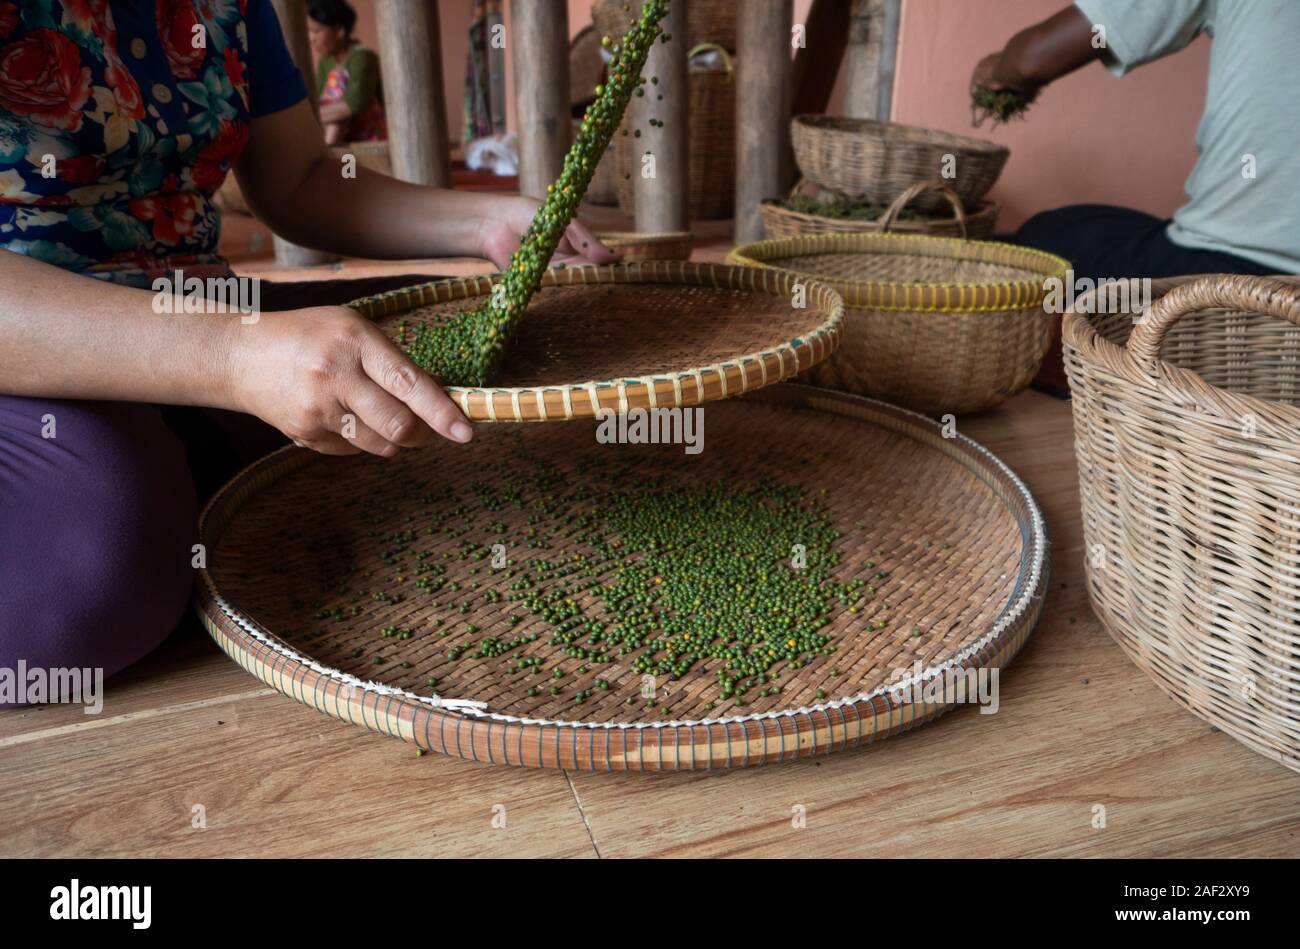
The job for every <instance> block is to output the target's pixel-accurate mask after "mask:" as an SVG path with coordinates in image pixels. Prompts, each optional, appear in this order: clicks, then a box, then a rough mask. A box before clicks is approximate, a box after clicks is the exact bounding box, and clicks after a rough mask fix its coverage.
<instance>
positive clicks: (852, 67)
mask: <svg viewBox="0 0 1300 949" xmlns="http://www.w3.org/2000/svg"><path fill="white" fill-rule="evenodd" d="M900 6H901V0H853V6H852V9H851V11H850V13H849V17H850V20H849V48H848V54H847V58H846V59H845V63H844V88H845V95H844V112H845V114H846V115H851V116H853V117H854V118H859V119H880V120H882V121H885V120H888V119H889V113H890V103H891V102H892V100H893V96H894V63H895V60H896V58H897V55H898V21H899V16H900Z"/></svg>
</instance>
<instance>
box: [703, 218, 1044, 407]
mask: <svg viewBox="0 0 1300 949" xmlns="http://www.w3.org/2000/svg"><path fill="white" fill-rule="evenodd" d="M727 261H728V263H734V264H744V265H747V266H753V267H765V268H776V269H778V270H780V271H781V272H783V273H787V274H792V275H795V276H798V277H800V278H802V279H805V280H814V281H818V282H822V283H826V284H828V285H830V286H831V287H834V288H835V289H836V290H837V291H838V292H839V293H840V294H841V295H842V296H843V298H844V305H845V317H844V341H843V343H842V344H841V346H840V349H839V351H838V352H837V353H836V354H835V355H834V356H832V357H831V358H830V359H828V360H827V361H826V362H825V363H823V364H822V365H821V366H819V367H818V368H817V370H816V371H814V372H812V373H810V374H809V379H810V381H812V382H813V383H814V384H816V385H821V386H825V387H827V388H831V389H842V390H844V391H846V392H855V393H857V394H859V395H869V396H872V397H874V398H878V399H884V400H886V401H888V402H896V403H898V404H899V405H904V406H907V407H908V408H910V409H914V410H916V411H918V412H925V413H926V414H929V415H939V414H945V413H955V414H960V413H964V412H977V411H979V410H981V409H986V408H989V407H991V406H994V405H997V404H998V403H999V402H1002V401H1003V400H1005V399H1007V398H1008V397H1010V396H1012V395H1015V394H1016V393H1017V392H1019V391H1020V390H1021V389H1023V388H1024V387H1025V386H1027V385H1029V383H1030V381H1031V380H1032V379H1033V378H1034V376H1035V375H1036V374H1037V372H1038V369H1039V367H1040V366H1041V365H1042V362H1043V356H1044V354H1045V353H1046V352H1047V347H1048V346H1049V344H1050V343H1051V339H1052V335H1051V329H1052V317H1050V316H1049V315H1048V314H1047V313H1045V312H1044V310H1043V301H1044V300H1045V298H1046V296H1047V292H1048V289H1049V284H1048V283H1047V281H1048V280H1049V279H1057V280H1060V279H1063V278H1064V275H1065V271H1066V270H1067V268H1068V267H1069V264H1068V263H1067V262H1066V261H1064V260H1062V259H1061V258H1059V257H1054V256H1052V255H1051V254H1044V253H1042V252H1041V251H1036V250H1029V249H1027V248H1023V247H1013V246H1011V245H1008V244H998V243H993V242H990V241H963V240H958V239H956V238H949V237H924V236H918V235H907V234H821V235H814V236H807V237H790V238H777V239H775V240H765V241H758V242H756V243H753V244H745V245H742V246H740V247H737V248H736V249H735V250H733V251H732V252H731V255H730V256H729V257H728V258H727Z"/></svg>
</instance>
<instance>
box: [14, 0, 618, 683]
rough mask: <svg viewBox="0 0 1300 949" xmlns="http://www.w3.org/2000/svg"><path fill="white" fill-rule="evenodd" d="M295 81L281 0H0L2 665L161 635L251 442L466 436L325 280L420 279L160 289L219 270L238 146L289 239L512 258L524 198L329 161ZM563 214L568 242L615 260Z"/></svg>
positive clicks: (69, 662)
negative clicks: (253, 301) (237, 295)
mask: <svg viewBox="0 0 1300 949" xmlns="http://www.w3.org/2000/svg"><path fill="white" fill-rule="evenodd" d="M199 31H202V33H203V35H204V36H205V37H206V43H205V44H203V45H202V46H196V45H195V44H194V43H193V39H192V38H193V37H194V36H195V35H198V33H199ZM306 97H307V90H306V88H305V87H304V84H303V79H302V73H301V72H300V70H299V69H298V67H297V66H296V65H295V64H294V62H293V60H292V59H291V58H290V57H289V54H288V51H287V50H286V49H285V43H284V38H283V36H282V34H281V32H280V25H279V21H278V20H277V19H276V15H275V10H274V9H273V7H272V6H271V0H240V2H239V3H237V4H236V3H233V2H231V3H225V4H215V3H209V2H206V0H156V2H151V3H128V2H116V0H115V2H112V3H108V2H97V3H86V2H80V0H75V2H74V0H25V2H23V3H22V4H21V5H18V4H15V3H14V2H12V0H0V668H7V669H14V668H17V664H18V662H19V661H20V660H21V661H24V662H26V664H27V666H28V668H38V667H39V668H43V669H60V668H85V667H91V668H96V667H97V668H101V669H103V671H104V674H105V675H111V674H112V673H114V672H116V671H117V670H118V669H121V668H123V667H124V666H126V665H128V664H129V663H132V662H134V661H135V660H137V659H139V658H140V657H141V656H143V655H144V654H145V653H147V652H149V651H150V650H152V649H153V648H154V647H155V646H157V645H158V644H159V643H160V642H162V640H163V639H164V638H165V637H166V636H167V634H168V633H169V632H170V631H171V630H172V628H173V627H174V626H175V625H176V623H177V621H178V620H179V619H180V617H181V615H182V613H183V612H184V610H185V605H186V602H187V601H188V599H189V595H190V589H191V586H192V583H193V566H192V564H193V557H194V552H193V549H192V545H193V544H194V543H195V540H196V537H195V534H196V528H197V518H198V504H199V499H200V497H201V496H202V495H203V494H204V493H206V491H208V490H210V489H211V488H212V486H213V482H214V481H219V480H220V475H221V474H224V473H229V470H230V469H231V468H234V467H238V466H239V465H240V464H244V463H247V462H249V461H251V460H253V458H254V457H255V456H256V454H257V453H258V452H259V451H265V450H267V449H268V448H272V447H274V446H275V445H276V444H287V443H288V442H289V441H290V440H292V441H294V442H296V443H298V444H299V445H304V446H306V447H309V448H312V449H315V450H316V451H320V452H323V453H327V454H355V453H357V452H361V451H365V452H370V453H373V454H376V455H380V456H384V457H391V456H392V455H395V454H396V453H397V451H398V450H399V448H400V447H406V446H416V445H423V444H427V443H429V442H431V441H433V440H434V439H435V437H437V436H442V437H444V438H447V439H450V440H451V441H454V442H462V443H463V442H467V441H469V440H470V439H471V438H472V437H473V431H472V429H471V428H470V425H469V423H468V422H467V421H466V419H465V418H464V416H463V415H462V414H461V412H460V410H459V409H458V408H457V407H456V406H455V404H454V403H453V402H452V401H451V400H450V399H449V398H448V397H447V394H446V393H445V392H443V390H442V389H441V387H439V385H438V384H437V382H436V380H434V379H433V378H431V377H430V376H429V375H427V374H425V373H424V372H422V371H420V369H419V368H418V367H416V365H415V364H414V363H413V362H411V360H410V359H409V358H408V357H407V356H406V354H405V353H404V352H402V350H401V349H400V348H398V347H397V346H396V345H395V344H394V343H393V342H392V341H390V340H389V339H388V337H386V336H385V335H384V333H383V332H382V331H381V330H380V329H379V328H378V327H376V326H375V325H374V324H372V323H371V322H370V321H368V320H366V319H364V318H362V316H361V315H360V314H359V313H357V312H356V311H355V310H352V309H349V308H348V307H346V306H344V305H342V304H344V303H345V302H346V301H348V300H353V299H356V298H358V297H361V296H365V295H367V294H370V293H375V292H379V291H381V290H385V289H393V288H394V286H395V285H401V284H407V285H409V284H412V283H418V282H422V280H424V279H427V278H420V277H396V278H384V279H382V280H380V279H375V280H370V281H346V280H323V281H316V282H303V283H296V284H294V283H290V284H272V283H261V284H259V285H258V286H259V287H260V297H261V307H260V309H261V313H260V316H258V318H256V319H251V320H246V319H245V317H244V315H243V314H241V313H239V312H212V311H210V312H201V313H191V312H189V310H188V309H186V310H185V311H180V310H176V311H174V312H173V309H172V307H171V306H169V305H167V303H166V302H165V301H160V300H159V297H160V296H164V294H162V293H158V292H155V290H154V289H151V286H152V285H153V282H154V280H155V278H159V277H165V278H167V281H166V282H167V283H171V284H172V293H178V292H180V287H179V286H178V284H177V282H176V281H175V280H174V275H175V274H176V272H177V271H178V270H179V271H183V276H184V280H185V282H187V283H188V282H189V281H190V280H191V279H192V278H199V279H200V280H203V279H204V278H207V279H209V280H222V281H224V280H225V279H228V275H230V274H231V271H230V268H229V266H228V265H227V263H226V261H225V260H223V259H222V258H221V257H220V256H219V255H218V253H217V240H218V236H219V234H220V230H221V218H220V215H219V213H218V212H217V210H216V207H215V205H214V204H213V195H214V194H215V193H216V191H217V189H218V188H220V187H221V184H222V181H223V180H224V179H225V177H226V174H227V173H228V172H229V171H230V170H231V169H232V167H233V168H234V170H235V172H236V175H237V177H238V179H239V184H240V187H241V189H242V191H243V193H244V195H245V196H246V197H247V199H248V204H249V206H250V207H251V208H252V209H253V211H254V212H255V213H256V214H257V215H258V217H260V218H261V219H262V220H264V221H265V222H266V223H267V224H268V225H269V226H270V227H271V229H272V230H274V231H275V232H276V233H277V234H279V235H281V236H282V237H284V238H286V239H287V240H290V241H293V242H296V243H298V244H302V245H306V246H309V247H313V248H315V249H318V250H324V251H330V252H333V253H336V254H340V255H349V256H364V257H367V258H371V259H374V258H390V259H402V260H409V259H414V258H429V257H481V258H485V259H488V260H491V261H493V262H494V263H495V264H496V265H497V266H498V267H505V266H506V265H507V264H508V261H509V258H510V255H511V253H513V251H514V250H515V249H516V248H517V247H518V246H519V235H520V234H521V233H522V232H523V231H524V230H525V229H526V228H527V227H528V225H529V223H530V222H531V220H532V218H533V215H534V213H535V212H536V210H537V207H538V202H536V201H533V200H530V199H527V198H521V197H517V196H513V195H499V194H484V193H479V194H469V193H465V192H456V191H447V190H443V189H439V188H432V187H423V186H420V185H415V184H409V183H405V182H401V181H396V180H394V179H392V178H388V177H385V176H384V175H381V174H377V173H375V172H372V171H369V170H368V169H366V168H364V167H359V168H358V169H357V175H356V177H345V176H344V175H342V174H341V173H340V164H339V160H338V159H337V158H335V157H334V156H333V155H331V153H330V152H329V150H328V149H327V148H326V147H325V144H324V142H323V141H322V136H321V129H320V126H319V124H318V123H317V121H316V118H315V117H314V116H313V114H312V110H311V108H310V106H309V105H308V102H307V98H306ZM568 233H569V237H570V239H569V240H568V241H565V242H563V243H562V244H561V245H560V246H561V253H562V254H563V255H565V257H566V258H567V259H568V260H573V261H575V262H576V261H578V260H580V259H583V258H585V259H586V260H587V261H588V262H591V263H609V262H611V261H612V260H613V259H614V255H613V254H611V253H610V252H609V251H608V250H606V249H605V248H604V247H602V246H601V245H600V243H599V242H598V241H597V240H596V238H595V237H593V236H592V235H591V233H590V232H589V231H587V230H586V228H584V227H583V226H582V225H581V224H579V223H577V222H576V221H575V222H573V223H572V224H571V225H570V226H569V232H568ZM578 247H580V248H582V249H583V251H582V255H581V257H580V256H579V253H578V251H577V250H575V248H578ZM208 285H209V286H210V285H211V284H208ZM164 286H166V284H164ZM166 298H167V300H170V299H172V297H171V295H169V294H168V295H166ZM349 418H354V419H355V427H354V426H353V425H352V424H351V423H345V419H349ZM214 466H225V468H226V471H225V472H221V471H219V470H218V469H217V468H215V467H214Z"/></svg>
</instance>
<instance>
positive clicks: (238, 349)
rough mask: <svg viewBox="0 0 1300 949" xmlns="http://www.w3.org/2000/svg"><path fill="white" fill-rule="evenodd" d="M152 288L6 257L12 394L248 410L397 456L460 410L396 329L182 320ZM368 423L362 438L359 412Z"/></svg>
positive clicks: (334, 311)
mask: <svg viewBox="0 0 1300 949" xmlns="http://www.w3.org/2000/svg"><path fill="white" fill-rule="evenodd" d="M155 300H156V294H155V293H153V292H151V291H148V290H133V289H130V288H127V287H121V286H116V285H113V284H108V283H103V282H101V281H99V280H96V279H93V278H90V277H84V276H81V275H79V274H74V273H69V272H68V271H66V270H62V269H60V268H58V267H53V266H51V265H49V264H45V263H42V262H40V261H37V260H32V259H30V258H28V257H24V256H23V255H21V254H15V253H12V252H10V251H0V392H4V393H7V394H10V395H20V396H23V395H26V396H44V397H48V398H59V399H104V400H115V401H129V402H157V403H163V404H171V405H204V406H212V407H217V408H228V409H234V410H237V411H242V412H248V413H251V414H253V415H257V416H258V417H259V418H261V419H263V420H264V421H266V422H268V423H269V424H271V425H274V426H275V427H276V428H278V429H279V430H280V431H282V432H284V433H285V434H286V435H288V436H289V437H290V438H292V439H293V440H294V441H296V442H298V443H299V444H302V445H306V446H308V447H310V448H315V449H316V450H318V451H323V452H327V453H329V454H355V453H357V452H359V451H368V452H371V453H373V454H377V455H384V456H391V455H393V454H396V452H397V450H398V447H399V446H401V447H414V446H416V445H422V444H425V443H426V442H428V441H429V440H430V439H431V438H432V435H433V432H435V431H436V432H437V433H439V434H440V435H443V436H445V437H447V438H451V439H453V440H454V441H459V442H466V441H469V440H470V438H471V437H472V435H473V431H472V429H471V428H470V426H469V423H468V422H466V421H465V418H464V416H463V415H462V414H461V412H460V410H459V409H458V408H456V406H455V404H454V403H453V402H452V401H451V400H450V399H449V398H448V397H447V395H446V393H444V392H443V391H442V390H441V389H440V388H439V387H438V386H437V385H436V384H435V383H434V381H433V380H432V379H431V378H430V377H429V376H428V375H426V374H425V373H424V372H421V371H420V370H419V369H418V368H416V366H415V364H414V363H412V362H411V360H410V359H409V358H408V357H407V356H406V355H405V354H404V353H403V352H402V351H401V350H399V349H398V348H397V346H395V345H394V344H393V343H392V342H391V341H390V340H389V339H388V338H387V337H385V336H384V334H383V333H382V332H381V331H380V330H379V329H378V328H377V327H375V326H374V325H373V324H372V323H370V322H369V321H368V320H366V319H363V318H362V317H361V316H360V315H359V314H358V313H356V312H355V311H353V310H349V309H346V308H344V307H317V308H312V309H306V310H290V311H287V312H284V313H263V314H259V315H257V317H256V318H255V319H254V318H253V317H248V318H247V319H246V318H245V317H244V315H242V314H239V313H197V314H193V313H192V314H172V313H167V312H163V311H162V308H160V307H155ZM348 415H351V416H353V417H354V418H355V437H349V438H344V437H343V435H342V434H341V433H342V432H344V431H348V432H351V431H352V426H351V425H348V424H346V423H347V422H348V419H347V418H346V416H348Z"/></svg>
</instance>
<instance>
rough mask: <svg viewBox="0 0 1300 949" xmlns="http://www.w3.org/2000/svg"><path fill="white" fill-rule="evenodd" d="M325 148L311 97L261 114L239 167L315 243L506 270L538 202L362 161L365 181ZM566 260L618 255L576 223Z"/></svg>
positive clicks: (252, 197) (276, 220)
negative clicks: (435, 183) (413, 178)
mask: <svg viewBox="0 0 1300 949" xmlns="http://www.w3.org/2000/svg"><path fill="white" fill-rule="evenodd" d="M343 170H344V169H343V165H342V163H341V162H340V161H339V159H337V158H335V157H334V156H333V155H332V154H331V153H330V151H329V150H328V149H327V148H326V147H325V144H324V141H323V140H322V137H321V132H320V128H319V126H318V125H317V122H316V118H315V116H313V115H312V112H311V109H310V107H308V105H307V103H306V102H299V103H298V104H297V105H295V106H292V107H291V108H288V109H285V110H283V111H281V112H275V113H272V114H270V115H264V116H260V117H258V118H255V119H253V123H252V128H251V130H250V132H249V140H248V146H247V147H246V148H245V149H244V153H243V155H242V156H241V157H240V159H239V163H238V165H237V166H236V174H237V176H238V178H239V185H240V188H241V189H242V190H243V192H244V195H245V197H246V199H247V200H248V204H249V207H251V208H252V209H253V212H254V213H255V214H256V215H257V216H258V217H259V218H261V219H262V220H263V221H265V222H266V223H267V224H268V225H269V226H270V228H271V229H272V230H273V231H275V232H276V233H277V234H279V235H280V236H281V237H284V238H286V239H287V240H290V241H293V242H294V243H296V244H301V245H303V246H305V247H313V248H315V249H317V250H323V251H329V252H332V253H336V254H343V255H346V256H355V257H369V258H371V259H392V260H400V259H410V258H425V257H483V258H485V259H488V260H491V261H492V262H493V263H495V264H496V265H497V266H498V267H500V268H502V269H504V268H505V267H506V266H507V264H508V263H509V260H510V255H511V254H512V253H514V251H515V250H516V249H517V248H518V246H519V235H520V234H522V233H523V231H524V230H525V229H526V228H527V227H528V224H529V223H530V222H531V221H532V218H533V214H534V212H535V211H536V210H537V207H538V202H536V201H533V200H532V199H530V198H522V197H518V196H514V195H501V194H486V193H469V192H460V191H446V190H443V189H439V188H427V187H424V186H423V185H414V184H409V183H407V182H402V181H397V180H396V179H394V178H389V177H387V176H385V175H381V174H377V173H375V172H373V171H369V170H367V169H365V168H362V167H361V166H360V165H358V166H357V167H356V169H355V172H356V177H355V178H345V177H343ZM556 257H557V261H559V262H569V261H582V262H590V263H597V264H605V263H612V262H613V261H614V260H616V259H617V256H616V255H615V254H613V253H612V252H610V251H609V250H608V249H607V248H605V247H604V246H603V245H602V244H601V243H600V242H599V241H598V240H596V238H595V237H594V236H593V235H592V233H591V232H590V231H589V230H587V228H586V227H585V226H584V225H582V224H580V223H578V222H577V221H574V222H573V224H571V225H570V226H569V231H568V238H567V240H566V241H565V242H563V243H562V244H561V245H560V248H559V250H558V251H557V254H556Z"/></svg>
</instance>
